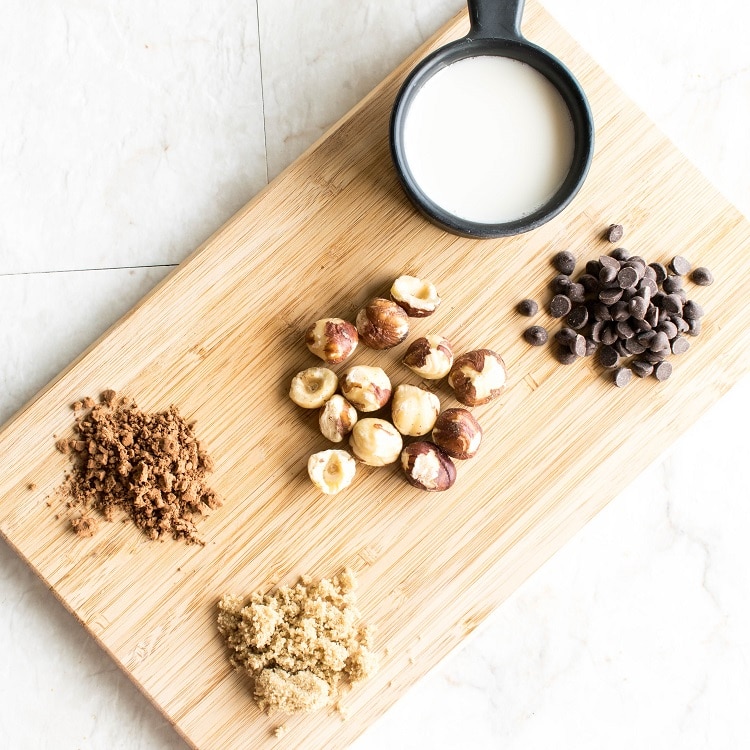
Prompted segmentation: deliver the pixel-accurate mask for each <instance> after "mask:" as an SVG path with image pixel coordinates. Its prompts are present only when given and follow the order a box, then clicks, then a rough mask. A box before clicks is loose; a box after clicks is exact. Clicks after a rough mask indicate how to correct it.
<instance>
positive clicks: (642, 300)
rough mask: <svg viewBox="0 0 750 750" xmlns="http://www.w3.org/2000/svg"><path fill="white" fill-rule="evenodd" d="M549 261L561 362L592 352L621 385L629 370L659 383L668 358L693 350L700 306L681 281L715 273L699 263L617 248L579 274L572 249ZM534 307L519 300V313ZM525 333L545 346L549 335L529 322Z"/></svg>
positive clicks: (704, 282)
mask: <svg viewBox="0 0 750 750" xmlns="http://www.w3.org/2000/svg"><path fill="white" fill-rule="evenodd" d="M622 236H623V230H622V227H621V226H620V225H619V224H613V225H611V226H610V227H609V229H608V230H607V238H608V239H609V241H610V242H613V243H616V242H619V240H620V239H621V238H622ZM552 264H553V266H554V267H555V269H556V270H557V271H558V275H557V276H555V278H554V279H553V280H552V284H551V289H552V294H553V296H552V298H551V299H550V301H549V304H548V308H547V310H548V312H549V314H550V316H551V317H553V318H556V319H563V320H564V322H565V325H564V326H563V327H562V328H561V329H560V330H559V331H557V333H556V334H555V335H554V354H555V357H556V358H557V360H558V361H559V362H561V363H562V364H566V365H567V364H571V363H572V362H574V361H575V360H576V359H578V358H579V357H586V356H592V355H594V354H596V355H597V357H598V360H599V362H600V364H601V365H602V366H603V367H604V368H605V369H606V370H608V371H611V372H612V373H613V380H614V383H615V385H617V386H619V387H623V386H625V385H627V384H628V383H629V382H630V381H631V379H632V377H633V375H634V374H635V375H637V376H638V377H641V378H645V377H648V376H650V375H652V374H653V375H654V376H655V377H656V379H657V380H660V381H662V380H666V379H667V378H668V377H669V376H670V375H671V374H672V364H671V362H669V361H668V358H669V357H670V355H673V354H683V353H684V352H686V351H687V350H688V348H689V347H690V342H689V340H688V339H687V336H697V335H698V334H699V333H700V331H701V318H702V317H703V308H702V307H701V306H700V305H699V304H698V303H697V302H695V301H694V300H691V299H688V296H687V293H686V291H685V289H684V288H683V279H684V278H685V277H686V276H688V275H689V278H690V279H691V280H692V281H693V282H694V283H695V284H697V285H699V286H708V285H709V284H711V283H713V275H712V274H711V272H710V271H709V270H708V269H707V268H704V267H699V268H696V269H691V264H690V262H689V261H688V260H686V259H685V258H684V257H682V256H681V255H676V256H675V257H674V258H673V259H672V261H671V263H670V264H669V267H666V266H664V265H663V264H662V263H647V262H646V261H645V260H644V259H643V258H642V257H640V256H638V255H630V253H629V252H628V251H627V250H626V249H625V248H623V247H618V248H616V249H614V250H613V251H612V252H611V253H610V254H609V255H601V256H600V257H599V259H598V260H590V261H588V262H587V263H586V268H585V271H584V273H582V274H580V275H579V276H578V277H577V278H574V272H575V267H576V258H575V256H574V255H573V254H572V253H570V252H568V251H562V252H559V253H557V255H555V256H554V258H553V259H552ZM691 271H692V272H691ZM538 310H539V306H538V305H537V303H536V302H535V301H534V300H530V299H526V300H523V301H522V302H520V303H519V305H518V312H519V313H521V314H522V315H526V316H534V315H536V314H537V312H538ZM524 338H525V339H526V341H527V342H528V343H529V344H532V345H533V346H542V345H544V344H546V343H547V341H548V339H549V334H548V333H547V330H546V328H544V327H543V326H541V325H533V326H531V327H530V328H527V329H526V331H524Z"/></svg>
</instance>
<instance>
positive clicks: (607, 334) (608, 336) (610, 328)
mask: <svg viewBox="0 0 750 750" xmlns="http://www.w3.org/2000/svg"><path fill="white" fill-rule="evenodd" d="M614 326H615V324H614V323H607V324H606V325H605V326H604V328H602V332H601V341H602V344H606V345H607V346H611V345H612V344H614V343H615V341H617V329H616V328H615V327H614Z"/></svg>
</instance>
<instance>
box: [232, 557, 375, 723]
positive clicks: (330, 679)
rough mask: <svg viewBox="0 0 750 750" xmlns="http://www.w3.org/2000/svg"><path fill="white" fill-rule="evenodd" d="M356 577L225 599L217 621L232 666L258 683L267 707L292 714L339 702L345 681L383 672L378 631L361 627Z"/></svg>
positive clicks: (262, 702)
mask: <svg viewBox="0 0 750 750" xmlns="http://www.w3.org/2000/svg"><path fill="white" fill-rule="evenodd" d="M355 587H356V580H355V578H354V574H353V573H352V572H351V571H349V570H345V571H344V572H343V573H342V574H341V575H339V576H334V578H333V579H331V580H329V579H325V578H324V579H322V580H321V581H318V582H313V581H312V579H311V578H309V577H307V576H303V577H302V578H300V580H299V581H298V583H297V584H296V585H294V586H291V587H288V586H280V587H279V588H278V589H277V590H276V591H275V592H273V593H268V594H260V593H255V594H253V595H252V596H251V597H250V600H249V601H248V602H247V603H244V602H243V600H242V599H240V598H239V597H236V596H231V595H229V594H227V595H225V596H224V597H223V598H222V599H221V601H220V602H219V617H218V626H219V632H220V633H221V634H222V635H223V636H224V638H225V640H226V643H227V646H228V648H229V650H230V652H231V656H230V659H231V662H232V664H233V665H234V666H235V667H236V668H237V669H240V670H244V671H245V672H246V673H247V674H248V675H249V676H250V677H251V678H253V679H254V680H255V691H254V696H255V700H256V702H257V703H258V705H259V706H260V708H261V709H262V710H264V711H267V712H270V711H272V710H280V711H284V712H285V713H288V714H293V713H298V712H310V711H315V710H316V709H319V708H322V707H324V706H327V705H333V704H334V703H335V702H336V700H337V699H338V697H339V694H340V692H341V687H342V680H343V681H346V682H348V683H355V682H359V681H361V680H364V679H366V678H367V677H369V676H370V675H372V674H373V673H374V672H375V670H376V669H377V657H376V656H375V654H374V653H373V652H372V650H371V642H370V641H371V632H370V631H369V630H368V628H367V627H366V626H364V625H362V624H361V623H360V622H359V620H360V613H359V610H358V609H357V607H356V598H355V595H354V593H353V591H354V588H355Z"/></svg>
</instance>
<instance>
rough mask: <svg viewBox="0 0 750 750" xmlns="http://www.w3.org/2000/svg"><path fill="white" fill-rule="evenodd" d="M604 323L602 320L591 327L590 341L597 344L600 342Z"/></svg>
mask: <svg viewBox="0 0 750 750" xmlns="http://www.w3.org/2000/svg"><path fill="white" fill-rule="evenodd" d="M604 325H605V323H604V321H603V320H597V321H596V323H594V325H592V326H591V340H592V341H593V342H594V343H595V344H598V343H600V342H601V340H602V330H603V329H604Z"/></svg>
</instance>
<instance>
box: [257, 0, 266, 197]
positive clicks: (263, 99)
mask: <svg viewBox="0 0 750 750" xmlns="http://www.w3.org/2000/svg"><path fill="white" fill-rule="evenodd" d="M255 23H256V26H257V29H258V65H259V68H260V109H261V112H262V113H263V156H264V159H265V164H266V185H267V184H268V139H267V137H266V94H265V91H264V85H263V44H262V42H261V39H260V0H255Z"/></svg>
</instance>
